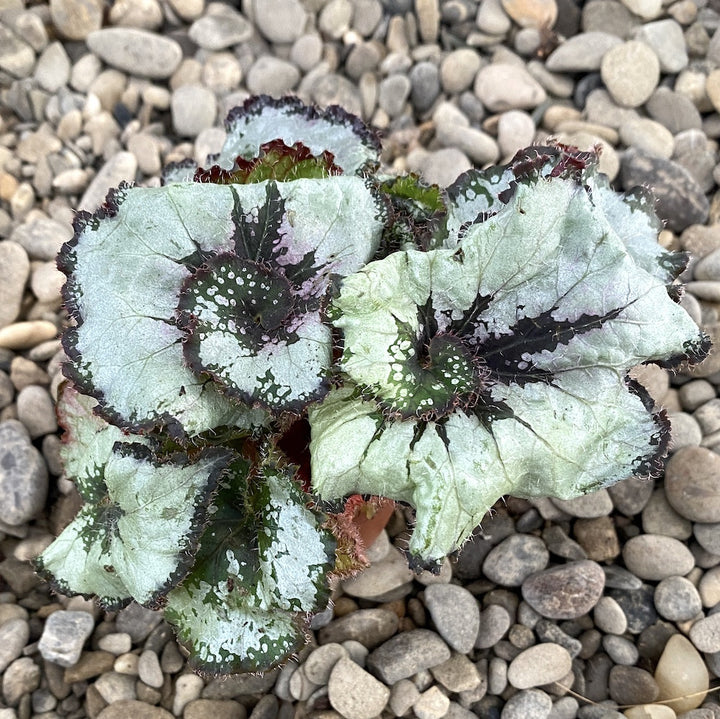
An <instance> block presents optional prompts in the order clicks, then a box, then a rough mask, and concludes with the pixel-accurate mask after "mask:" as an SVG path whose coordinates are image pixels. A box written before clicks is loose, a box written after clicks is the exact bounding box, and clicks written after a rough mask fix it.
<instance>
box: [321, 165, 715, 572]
mask: <svg viewBox="0 0 720 719" xmlns="http://www.w3.org/2000/svg"><path fill="white" fill-rule="evenodd" d="M567 165H568V168H569V169H568V170H567V176H564V175H562V174H561V173H558V174H556V175H552V174H550V175H549V176H548V177H538V178H535V180H534V181H532V180H528V179H527V178H526V179H525V181H522V182H520V181H518V182H515V183H514V184H512V185H511V187H510V190H509V191H508V194H506V195H503V202H502V206H501V207H500V209H498V210H497V211H496V213H495V214H493V215H490V216H487V217H482V218H481V220H480V221H478V222H475V223H473V224H471V225H469V226H468V227H466V228H464V230H463V234H462V237H461V238H460V239H459V240H458V241H457V243H456V244H455V246H454V247H448V248H443V249H435V250H430V251H427V252H420V251H417V250H408V251H405V252H397V253H394V254H392V255H390V256H388V257H387V258H385V259H383V260H379V261H376V262H373V263H370V264H369V265H367V266H366V267H365V268H363V269H362V270H360V271H359V272H357V273H355V274H354V275H351V276H350V277H347V278H346V279H345V280H344V281H343V282H342V284H341V290H340V294H339V297H338V298H337V299H336V300H335V301H334V302H333V306H332V309H331V317H332V318H333V323H334V324H335V325H336V326H337V327H338V328H340V329H341V330H342V332H343V337H344V344H343V352H342V357H341V359H340V367H341V369H342V371H343V372H344V373H345V374H346V375H347V376H348V377H349V379H350V380H352V382H353V383H355V384H356V385H357V391H356V392H354V393H353V394H351V395H350V396H349V397H343V399H342V401H331V400H330V399H329V398H328V399H326V401H325V403H324V404H323V405H322V406H321V407H319V408H317V409H313V410H312V411H311V413H310V421H311V425H312V435H313V439H312V443H311V455H312V460H313V487H314V488H315V490H316V491H317V492H318V493H319V494H320V495H321V496H322V497H323V498H334V497H338V496H342V495H344V494H347V493H351V492H359V493H362V494H379V495H384V496H388V497H392V498H395V499H400V500H404V501H407V502H410V503H411V504H413V505H414V506H415V507H416V509H417V528H416V535H417V536H416V537H415V538H414V539H413V540H412V542H411V552H413V553H414V554H416V555H417V557H418V558H419V560H420V561H427V560H437V559H439V558H440V557H442V556H443V555H444V554H446V553H447V552H448V551H451V550H452V549H454V548H456V547H458V546H459V545H460V543H461V542H462V541H463V540H464V539H465V538H467V536H468V535H469V532H470V531H471V530H472V527H473V526H474V524H473V522H474V523H475V524H477V523H478V522H479V520H480V519H481V517H482V515H483V514H484V512H485V511H486V510H487V509H488V508H489V507H490V506H491V505H492V504H493V502H494V501H495V500H496V499H498V498H499V497H500V496H501V495H502V494H503V493H506V492H512V493H513V494H515V495H518V496H535V495H537V494H543V495H550V496H560V497H569V496H576V495H578V494H582V493H585V492H588V491H591V490H593V489H597V488H599V487H604V486H607V485H609V484H611V483H613V482H615V481H618V480H620V479H623V478H625V477H627V476H629V475H631V474H633V473H637V474H642V473H646V474H647V473H650V472H652V471H653V470H654V471H656V470H657V457H658V455H660V454H662V452H663V451H664V449H665V448H666V444H667V426H666V425H667V423H666V421H665V420H664V418H663V417H661V416H653V415H652V413H651V411H650V410H648V409H647V408H646V404H648V402H647V397H646V393H645V392H644V390H642V389H641V388H639V387H636V386H635V385H633V384H631V383H628V382H627V381H626V377H627V372H628V371H629V370H630V369H631V368H632V367H633V366H635V365H637V364H639V363H641V362H647V361H656V362H677V361H679V360H681V359H682V358H684V357H689V358H698V357H701V356H703V355H704V353H705V352H706V339H705V338H704V336H703V335H702V334H701V333H700V331H699V330H698V328H697V326H696V325H695V323H694V322H693V321H692V320H691V319H690V317H689V316H688V315H687V314H686V313H685V311H684V310H683V309H682V308H681V307H680V306H679V305H677V304H676V303H675V302H674V301H673V300H672V299H671V297H670V295H669V294H668V288H667V287H666V282H667V280H668V275H667V273H664V272H662V271H660V270H659V269H658V268H659V265H658V264H657V263H652V262H648V258H649V257H650V254H649V253H648V252H647V251H646V250H645V249H643V250H642V251H641V252H640V253H638V258H639V260H640V262H636V260H635V255H634V253H633V252H631V251H630V249H629V248H628V246H627V244H626V242H625V241H624V238H623V236H622V235H619V234H618V230H623V229H624V228H625V227H626V226H627V223H626V222H622V221H621V220H627V219H628V218H627V216H626V215H627V213H626V215H625V216H623V213H622V212H618V211H617V208H613V207H612V203H608V202H606V203H602V204H596V203H595V201H594V200H595V193H593V192H592V191H591V190H590V188H589V186H588V185H587V184H586V183H584V182H580V181H579V178H578V176H577V172H579V170H575V169H574V165H572V163H567ZM608 208H610V209H612V210H613V213H614V215H613V217H614V219H616V220H617V221H616V222H614V223H613V222H611V221H610V220H609V219H608V218H607V217H606V215H605V212H604V211H605V210H607V209H608ZM636 211H637V210H636ZM618 218H619V220H618ZM630 225H631V227H632V229H633V230H637V228H638V227H642V223H641V222H638V221H634V220H633V221H631V222H630ZM644 226H645V228H646V231H651V232H652V231H653V230H652V223H648V222H646V223H645V225H644ZM643 243H647V235H645V236H643V237H641V238H640V240H637V239H636V240H635V241H634V246H635V247H640V246H642V244H643ZM658 257H659V255H658ZM670 264H672V263H670ZM643 265H646V266H652V268H653V269H658V271H657V272H654V273H650V272H648V271H646V270H645V269H644V267H643ZM356 396H357V397H358V398H356V399H352V397H356ZM359 397H362V399H360V398H359ZM354 404H355V405H357V407H356V408H355V409H353V405H354ZM382 418H385V420H386V421H388V420H390V421H388V424H389V426H385V425H384V424H383V422H382ZM468 438H472V439H468ZM338 446H341V447H343V452H342V453H341V454H342V457H340V458H336V459H335V460H331V458H330V457H329V453H330V452H331V447H338ZM351 447H353V448H354V449H351ZM375 467H376V468H378V469H379V468H380V467H383V470H382V472H384V474H383V473H378V472H376V470H375V469H374V468H375ZM478 483H480V484H478ZM473 497H474V498H475V499H473Z"/></svg>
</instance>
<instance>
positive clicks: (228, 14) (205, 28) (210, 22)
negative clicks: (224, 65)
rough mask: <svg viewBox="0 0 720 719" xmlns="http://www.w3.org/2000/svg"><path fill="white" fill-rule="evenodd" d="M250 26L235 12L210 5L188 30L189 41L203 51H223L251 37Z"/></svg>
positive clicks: (219, 4) (229, 8) (218, 4)
mask: <svg viewBox="0 0 720 719" xmlns="http://www.w3.org/2000/svg"><path fill="white" fill-rule="evenodd" d="M252 34H253V29H252V25H251V24H250V23H249V22H248V21H247V20H246V19H245V17H243V16H242V15H241V14H240V13H239V12H238V11H237V10H235V9H234V8H232V7H231V6H230V5H225V4H223V3H217V2H216V3H211V4H210V5H209V6H208V10H207V12H206V14H205V15H204V16H203V17H201V18H199V19H198V20H196V21H195V22H194V23H193V24H192V25H191V26H190V29H189V30H188V35H189V36H190V39H191V40H192V41H193V42H194V43H196V44H197V45H199V46H200V47H201V48H203V49H204V50H224V49H225V48H226V47H231V46H232V45H238V44H239V43H241V42H245V41H246V40H249V39H250V38H251V37H252Z"/></svg>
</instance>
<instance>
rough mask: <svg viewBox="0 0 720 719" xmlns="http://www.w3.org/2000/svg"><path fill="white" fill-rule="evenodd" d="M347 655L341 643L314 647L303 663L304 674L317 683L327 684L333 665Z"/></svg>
mask: <svg viewBox="0 0 720 719" xmlns="http://www.w3.org/2000/svg"><path fill="white" fill-rule="evenodd" d="M347 656H348V652H347V650H346V649H345V647H343V646H342V644H336V643H335V642H332V643H330V644H323V645H322V646H319V647H318V648H317V649H314V650H313V651H312V652H311V653H310V654H309V656H308V658H307V659H306V660H305V662H304V663H303V669H304V671H305V676H306V677H307V678H308V679H309V680H310V681H311V682H313V683H315V684H317V685H323V684H327V683H328V679H329V678H330V673H331V672H332V669H333V667H334V666H335V665H336V664H337V663H338V662H339V661H340V660H341V659H342V658H343V657H347Z"/></svg>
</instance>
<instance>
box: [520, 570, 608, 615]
mask: <svg viewBox="0 0 720 719" xmlns="http://www.w3.org/2000/svg"><path fill="white" fill-rule="evenodd" d="M604 586H605V574H604V573H603V571H602V568H601V567H600V565H599V564H597V563H596V562H593V561H590V560H582V561H579V562H568V563H567V564H564V565H560V566H558V567H553V568H552V569H546V570H545V571H543V572H538V573H536V574H532V575H530V576H529V577H528V578H527V579H526V580H525V582H524V583H523V585H522V595H523V598H524V599H525V601H526V602H527V603H528V604H529V605H530V606H531V607H532V608H533V609H535V610H536V611H537V612H539V613H540V614H542V615H543V616H544V617H547V618H548V619H575V618H576V617H580V616H582V615H583V614H587V612H589V611H590V610H591V609H592V608H593V607H594V606H595V604H597V601H598V599H600V597H601V596H602V592H603V588H604Z"/></svg>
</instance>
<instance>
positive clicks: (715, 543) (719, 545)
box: [693, 522, 720, 555]
mask: <svg viewBox="0 0 720 719" xmlns="http://www.w3.org/2000/svg"><path fill="white" fill-rule="evenodd" d="M693 534H694V535H695V539H697V541H698V544H699V545H700V546H701V547H702V548H703V549H704V550H705V551H706V552H710V554H715V555H720V522H715V523H714V524H701V523H700V522H696V523H695V524H694V526H693Z"/></svg>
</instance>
